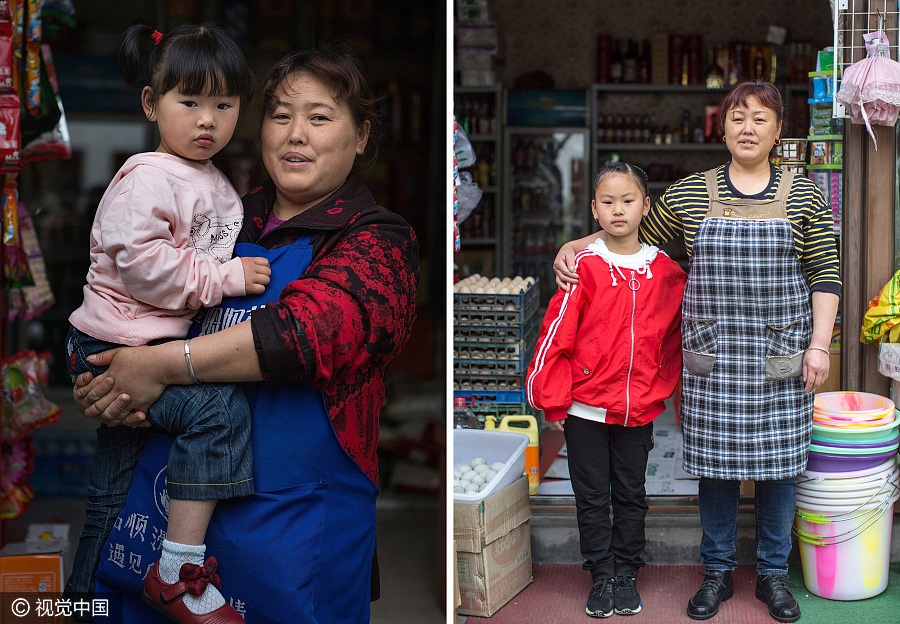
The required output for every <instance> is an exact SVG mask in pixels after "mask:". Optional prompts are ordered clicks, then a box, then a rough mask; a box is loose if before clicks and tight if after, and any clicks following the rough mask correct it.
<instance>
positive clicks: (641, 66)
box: [638, 39, 650, 84]
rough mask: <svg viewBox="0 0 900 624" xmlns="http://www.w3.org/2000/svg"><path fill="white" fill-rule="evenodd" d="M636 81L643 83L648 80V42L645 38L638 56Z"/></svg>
mask: <svg viewBox="0 0 900 624" xmlns="http://www.w3.org/2000/svg"><path fill="white" fill-rule="evenodd" d="M638 82H640V83H643V84H647V83H649V82H650V42H649V41H647V40H646V39H644V42H643V44H642V45H641V55H640V56H639V57H638Z"/></svg>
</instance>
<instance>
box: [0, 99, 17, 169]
mask: <svg viewBox="0 0 900 624" xmlns="http://www.w3.org/2000/svg"><path fill="white" fill-rule="evenodd" d="M20 112H21V111H20V108H19V98H18V97H17V96H16V95H15V94H10V95H3V96H0V174H3V173H19V172H20V171H22V160H21V158H20V156H19V151H20V147H21V141H22V131H21V126H20V125H19V120H20Z"/></svg>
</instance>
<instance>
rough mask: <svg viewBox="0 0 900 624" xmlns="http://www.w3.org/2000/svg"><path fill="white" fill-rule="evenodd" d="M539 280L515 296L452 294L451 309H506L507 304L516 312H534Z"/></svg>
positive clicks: (537, 299) (538, 293)
mask: <svg viewBox="0 0 900 624" xmlns="http://www.w3.org/2000/svg"><path fill="white" fill-rule="evenodd" d="M540 284H541V280H540V278H535V281H534V284H532V285H531V287H530V288H528V289H527V290H525V291H524V292H521V293H519V294H517V295H501V294H496V293H453V309H454V311H455V310H457V309H460V310H462V309H474V308H499V309H501V310H503V309H506V308H507V306H508V305H509V304H512V305H513V306H515V309H516V310H530V309H532V307H533V308H534V309H535V310H536V309H537V304H538V301H539V299H540V292H541V289H540Z"/></svg>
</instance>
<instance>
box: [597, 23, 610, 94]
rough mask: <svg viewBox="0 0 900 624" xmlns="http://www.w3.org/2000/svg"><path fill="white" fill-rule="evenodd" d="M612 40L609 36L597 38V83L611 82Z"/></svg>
mask: <svg viewBox="0 0 900 624" xmlns="http://www.w3.org/2000/svg"><path fill="white" fill-rule="evenodd" d="M611 47H612V38H611V37H610V36H609V35H598V36H597V82H600V83H603V82H609V81H610V69H611V63H612V58H611V54H610V52H611V50H610V48H611Z"/></svg>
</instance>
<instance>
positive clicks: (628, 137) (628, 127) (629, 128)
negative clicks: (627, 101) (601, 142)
mask: <svg viewBox="0 0 900 624" xmlns="http://www.w3.org/2000/svg"><path fill="white" fill-rule="evenodd" d="M624 125H625V132H624V137H623V138H624V140H625V142H626V143H631V142H632V141H634V118H633V117H632V116H631V114H630V113H626V114H625V120H624Z"/></svg>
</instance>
